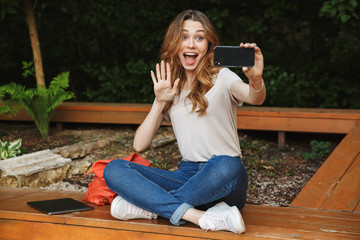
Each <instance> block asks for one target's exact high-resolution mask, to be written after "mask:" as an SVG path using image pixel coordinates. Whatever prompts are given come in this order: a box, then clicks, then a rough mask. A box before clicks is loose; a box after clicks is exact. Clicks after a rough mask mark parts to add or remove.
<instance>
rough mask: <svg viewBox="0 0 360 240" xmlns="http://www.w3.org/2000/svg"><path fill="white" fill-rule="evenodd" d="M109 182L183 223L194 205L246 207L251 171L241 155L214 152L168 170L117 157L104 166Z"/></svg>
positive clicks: (130, 198) (137, 201) (138, 203)
mask: <svg viewBox="0 0 360 240" xmlns="http://www.w3.org/2000/svg"><path fill="white" fill-rule="evenodd" d="M104 178H105V182H106V184H107V186H108V187H109V188H110V189H111V190H112V191H114V192H116V193H117V194H118V195H119V196H121V197H122V198H124V199H125V200H127V201H128V202H130V203H132V204H134V205H136V206H138V207H140V208H142V209H145V210H147V211H150V212H153V213H156V214H158V215H159V216H162V217H165V218H168V219H170V222H171V223H172V224H174V225H179V224H182V223H183V222H184V221H181V217H182V216H183V214H184V213H185V212H186V211H187V210H188V209H189V208H192V207H196V208H199V209H203V210H205V209H207V208H209V207H211V206H213V205H214V204H216V203H217V202H220V201H225V202H226V203H227V204H229V205H231V206H234V205H235V206H237V207H238V208H239V209H242V208H243V207H244V205H245V202H246V190H247V187H248V175H247V172H246V169H245V167H244V166H243V164H242V161H241V158H240V157H230V156H225V155H222V156H214V157H212V158H211V159H209V160H208V162H189V161H182V162H180V163H179V166H178V170H177V171H167V170H162V169H157V168H152V167H146V166H142V165H139V164H136V163H132V162H129V161H125V160H121V159H116V160H113V161H111V162H110V163H108V165H107V166H106V168H105V170H104Z"/></svg>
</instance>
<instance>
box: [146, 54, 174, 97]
mask: <svg viewBox="0 0 360 240" xmlns="http://www.w3.org/2000/svg"><path fill="white" fill-rule="evenodd" d="M151 78H152V80H153V83H154V93H155V96H156V99H157V100H158V101H160V102H167V101H172V100H173V99H174V97H175V95H176V91H177V87H178V85H179V81H180V79H179V78H178V79H176V80H175V81H174V85H173V86H171V69H170V64H169V63H166V65H165V63H164V61H161V63H160V65H159V64H156V76H155V74H154V72H153V71H151Z"/></svg>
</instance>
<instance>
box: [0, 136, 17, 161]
mask: <svg viewBox="0 0 360 240" xmlns="http://www.w3.org/2000/svg"><path fill="white" fill-rule="evenodd" d="M20 147H21V139H18V140H15V141H13V142H2V141H0V160H4V159H8V158H13V157H16V156H19V155H20V154H21V149H20Z"/></svg>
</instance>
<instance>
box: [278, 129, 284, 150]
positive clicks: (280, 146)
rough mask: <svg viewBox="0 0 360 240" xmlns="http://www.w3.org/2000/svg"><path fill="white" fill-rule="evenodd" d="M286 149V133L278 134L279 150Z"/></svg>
mask: <svg viewBox="0 0 360 240" xmlns="http://www.w3.org/2000/svg"><path fill="white" fill-rule="evenodd" d="M284 147H285V132H278V148H279V149H283V148H284Z"/></svg>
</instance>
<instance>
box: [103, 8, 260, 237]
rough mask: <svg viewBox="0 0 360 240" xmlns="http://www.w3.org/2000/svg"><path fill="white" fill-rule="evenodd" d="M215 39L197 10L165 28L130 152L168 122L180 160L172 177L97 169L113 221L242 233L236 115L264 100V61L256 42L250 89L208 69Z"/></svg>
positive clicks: (131, 167) (128, 166)
mask: <svg viewBox="0 0 360 240" xmlns="http://www.w3.org/2000/svg"><path fill="white" fill-rule="evenodd" d="M218 44H219V41H218V37H217V34H216V32H215V30H214V27H213V25H212V24H211V22H210V20H209V19H208V18H207V17H206V16H205V15H204V14H203V13H201V12H199V11H193V10H187V11H184V12H182V13H180V14H179V15H178V16H177V17H176V18H175V19H174V20H173V22H172V23H171V24H170V26H169V29H168V31H167V33H166V35H165V39H164V43H163V46H162V49H161V63H160V64H157V65H156V73H154V72H151V78H152V81H153V83H154V92H155V96H156V98H155V100H154V103H153V105H152V108H151V110H150V112H149V114H148V116H147V117H146V119H145V120H144V122H143V123H142V124H141V125H140V127H139V128H138V129H137V131H136V134H135V138H134V149H135V150H136V151H138V152H142V151H145V150H146V149H147V148H148V147H149V146H150V144H151V141H152V140H153V138H154V136H155V134H156V132H157V130H158V128H159V127H160V125H161V123H162V122H163V121H164V120H165V121H171V123H172V127H173V130H174V133H175V136H176V139H177V141H178V146H179V150H180V153H181V155H182V161H181V162H180V163H179V166H178V170H177V171H166V170H161V169H155V168H149V167H145V166H142V165H138V164H135V163H131V162H128V161H124V160H120V159H119V160H114V161H112V162H110V163H109V164H108V165H107V167H106V168H105V171H104V178H105V181H106V183H107V185H108V187H109V188H110V189H111V190H113V191H114V192H116V193H117V194H118V195H119V196H118V197H117V198H115V199H114V201H113V203H112V205H111V214H112V216H113V217H115V218H118V219H121V220H127V219H134V218H147V219H152V218H156V217H157V216H158V215H159V216H161V217H165V218H168V219H170V222H171V223H173V224H174V225H179V224H182V223H184V222H185V221H190V222H192V223H194V224H196V225H199V226H200V227H201V228H202V229H205V230H213V231H217V230H227V231H232V232H235V233H242V232H244V231H245V225H244V222H243V219H242V217H241V214H240V211H239V209H242V208H243V207H244V205H245V201H246V190H247V186H248V176H247V172H246V170H245V168H244V166H243V164H242V161H241V151H240V145H239V138H238V134H237V124H236V110H237V107H238V106H240V105H242V103H243V102H247V103H250V104H255V105H259V104H262V103H263V102H264V100H265V95H266V90H265V86H264V82H263V80H262V73H263V65H264V64H263V55H262V53H261V51H260V49H259V48H258V47H257V46H256V44H254V43H252V44H249V43H246V44H244V43H241V44H240V46H241V47H246V48H254V49H255V65H254V67H252V68H243V71H244V73H245V75H246V76H247V78H248V80H249V84H246V83H244V82H243V81H242V80H241V79H240V78H239V76H237V75H236V74H235V73H234V72H232V71H230V70H229V69H228V68H222V69H220V68H217V67H214V64H213V56H214V50H213V49H214V46H216V45H218Z"/></svg>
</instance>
